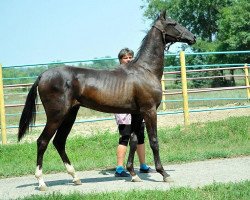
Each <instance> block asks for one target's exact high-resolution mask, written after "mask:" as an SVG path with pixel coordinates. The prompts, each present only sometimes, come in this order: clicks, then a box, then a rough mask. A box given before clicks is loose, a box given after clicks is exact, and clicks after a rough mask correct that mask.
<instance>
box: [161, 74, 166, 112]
mask: <svg viewBox="0 0 250 200" xmlns="http://www.w3.org/2000/svg"><path fill="white" fill-rule="evenodd" d="M161 88H162V101H163V102H162V109H163V110H166V109H167V106H166V95H165V94H164V91H165V77H164V74H163V75H162V79H161Z"/></svg>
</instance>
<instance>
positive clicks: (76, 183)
mask: <svg viewBox="0 0 250 200" xmlns="http://www.w3.org/2000/svg"><path fill="white" fill-rule="evenodd" d="M73 183H74V185H82V182H81V180H80V179H77V180H74V181H73Z"/></svg>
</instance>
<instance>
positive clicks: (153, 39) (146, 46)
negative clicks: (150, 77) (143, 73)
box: [136, 28, 165, 80]
mask: <svg viewBox="0 0 250 200" xmlns="http://www.w3.org/2000/svg"><path fill="white" fill-rule="evenodd" d="M164 49H165V44H164V42H163V39H162V33H161V32H160V31H159V30H156V29H155V28H152V29H151V30H150V31H149V33H148V35H147V38H145V41H143V44H142V48H141V49H140V53H139V54H138V58H137V59H136V62H137V63H138V64H139V65H140V66H142V67H143V68H145V69H146V70H148V71H151V72H152V73H153V74H155V75H156V76H157V77H158V78H159V80H160V79H161V77H162V74H163V63H164Z"/></svg>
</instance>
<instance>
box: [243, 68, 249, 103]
mask: <svg viewBox="0 0 250 200" xmlns="http://www.w3.org/2000/svg"><path fill="white" fill-rule="evenodd" d="M244 71H245V79H246V86H247V87H248V88H247V98H248V100H250V88H249V79H248V77H249V73H248V66H247V64H245V66H244Z"/></svg>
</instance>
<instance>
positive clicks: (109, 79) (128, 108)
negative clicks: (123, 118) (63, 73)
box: [77, 68, 138, 113]
mask: <svg viewBox="0 0 250 200" xmlns="http://www.w3.org/2000/svg"><path fill="white" fill-rule="evenodd" d="M77 77H78V81H79V85H80V88H81V92H80V96H79V97H78V98H77V100H78V101H79V102H80V104H81V105H82V106H85V107H88V108H91V109H95V110H98V111H103V112H110V113H126V112H136V111H137V110H138V109H137V107H136V104H135V102H134V85H133V80H131V79H130V77H129V76H128V74H127V73H126V71H124V70H123V69H121V68H118V69H115V70H87V71H85V73H84V74H78V75H77Z"/></svg>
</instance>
